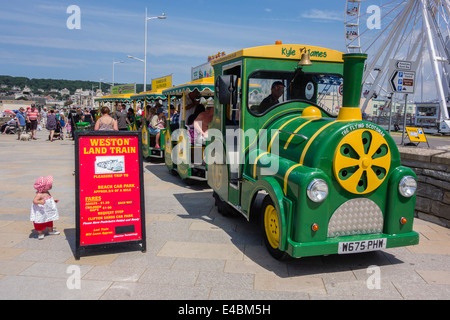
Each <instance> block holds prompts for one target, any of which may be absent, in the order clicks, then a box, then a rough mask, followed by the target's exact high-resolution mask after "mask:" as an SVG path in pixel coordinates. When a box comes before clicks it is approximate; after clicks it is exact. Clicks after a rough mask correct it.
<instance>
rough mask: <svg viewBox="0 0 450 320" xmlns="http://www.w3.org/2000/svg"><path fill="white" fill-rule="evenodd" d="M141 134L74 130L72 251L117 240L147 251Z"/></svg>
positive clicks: (106, 245)
mask: <svg viewBox="0 0 450 320" xmlns="http://www.w3.org/2000/svg"><path fill="white" fill-rule="evenodd" d="M141 141H142V137H141V132H137V131H125V132H124V131H113V132H112V131H111V132H110V131H76V134H75V184H76V186H75V189H76V203H75V207H76V240H75V242H76V254H75V258H76V259H77V260H78V259H79V258H80V256H81V251H85V250H86V249H89V248H92V249H94V248H98V249H101V250H102V251H103V250H104V249H106V248H107V247H110V246H114V245H117V244H122V245H123V244H124V243H127V244H133V245H136V244H137V245H141V246H140V248H141V250H142V251H143V252H145V251H146V235H145V208H144V203H145V199H144V183H143V182H144V179H143V163H142V158H143V157H142V145H141Z"/></svg>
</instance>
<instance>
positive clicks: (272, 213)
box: [260, 196, 288, 260]
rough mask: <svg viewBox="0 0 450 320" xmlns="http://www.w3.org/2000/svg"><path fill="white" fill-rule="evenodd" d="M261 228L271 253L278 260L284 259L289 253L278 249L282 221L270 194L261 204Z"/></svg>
mask: <svg viewBox="0 0 450 320" xmlns="http://www.w3.org/2000/svg"><path fill="white" fill-rule="evenodd" d="M260 214H261V229H262V233H263V237H264V244H265V245H266V248H267V251H269V253H270V255H271V256H272V257H274V258H275V259H277V260H284V259H285V258H287V257H288V254H287V253H286V252H284V251H281V250H280V249H278V247H279V244H280V236H281V223H280V221H279V218H278V212H277V209H276V206H275V205H274V204H273V201H272V199H271V198H270V196H266V197H265V198H264V200H263V203H262V206H261V212H260Z"/></svg>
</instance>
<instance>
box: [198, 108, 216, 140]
mask: <svg viewBox="0 0 450 320" xmlns="http://www.w3.org/2000/svg"><path fill="white" fill-rule="evenodd" d="M213 115H214V100H209V101H208V104H207V105H206V110H205V111H203V112H201V113H200V114H199V115H198V116H197V118H196V119H195V121H194V143H195V144H196V145H204V144H205V142H206V139H207V138H208V125H209V123H210V122H211V121H212V118H213Z"/></svg>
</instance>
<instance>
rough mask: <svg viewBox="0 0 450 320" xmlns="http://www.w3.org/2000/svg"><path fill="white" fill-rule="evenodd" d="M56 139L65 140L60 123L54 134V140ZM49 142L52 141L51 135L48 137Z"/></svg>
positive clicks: (57, 123) (57, 124)
mask: <svg viewBox="0 0 450 320" xmlns="http://www.w3.org/2000/svg"><path fill="white" fill-rule="evenodd" d="M55 139H60V140H64V133H63V132H62V127H61V123H59V121H56V129H55V132H54V133H53V140H55ZM48 140H50V135H48Z"/></svg>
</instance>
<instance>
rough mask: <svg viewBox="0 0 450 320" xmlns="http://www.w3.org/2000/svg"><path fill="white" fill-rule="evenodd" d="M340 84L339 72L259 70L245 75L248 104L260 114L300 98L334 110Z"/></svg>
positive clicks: (337, 103) (339, 103)
mask: <svg viewBox="0 0 450 320" xmlns="http://www.w3.org/2000/svg"><path fill="white" fill-rule="evenodd" d="M342 84H343V77H342V76H341V75H339V74H327V73H306V72H303V71H296V72H280V71H266V70H259V71H256V72H253V73H252V74H251V75H250V77H249V79H248V86H249V90H248V108H249V110H250V112H251V113H252V114H254V115H255V116H262V115H264V114H266V113H267V112H269V111H270V110H272V109H274V108H276V107H278V106H279V105H281V104H283V103H285V102H289V101H295V100H297V101H298V100H302V101H307V102H310V103H312V104H315V105H318V106H320V107H322V108H323V109H325V110H326V111H328V112H329V113H337V110H338V108H339V106H341V105H342V94H341V92H342Z"/></svg>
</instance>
